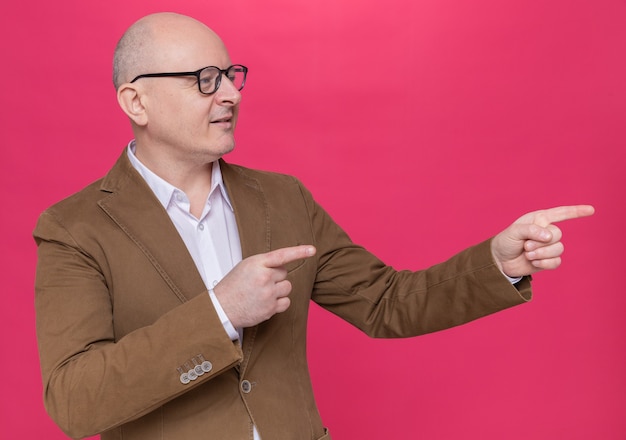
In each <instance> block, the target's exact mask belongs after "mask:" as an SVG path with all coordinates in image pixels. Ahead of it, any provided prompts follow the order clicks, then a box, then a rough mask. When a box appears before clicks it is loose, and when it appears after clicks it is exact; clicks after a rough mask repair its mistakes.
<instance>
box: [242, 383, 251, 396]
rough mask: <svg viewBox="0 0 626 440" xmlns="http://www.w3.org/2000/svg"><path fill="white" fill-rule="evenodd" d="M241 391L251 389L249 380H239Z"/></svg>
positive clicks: (245, 391)
mask: <svg viewBox="0 0 626 440" xmlns="http://www.w3.org/2000/svg"><path fill="white" fill-rule="evenodd" d="M241 391H243V392H244V393H246V394H248V393H249V392H250V391H252V384H251V383H250V381H249V380H244V381H242V382H241Z"/></svg>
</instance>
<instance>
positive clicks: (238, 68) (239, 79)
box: [131, 64, 248, 95]
mask: <svg viewBox="0 0 626 440" xmlns="http://www.w3.org/2000/svg"><path fill="white" fill-rule="evenodd" d="M222 75H226V78H228V79H229V80H230V81H231V82H232V83H233V85H234V86H235V88H236V89H237V90H241V89H243V86H244V84H245V83H246V76H247V75H248V68H247V67H246V66H242V65H241V64H233V65H232V66H230V67H227V68H226V69H220V68H219V67H215V66H208V67H203V68H202V69H199V70H196V71H195V72H166V73H145V74H143V75H139V76H136V77H135V78H134V79H133V80H132V81H131V83H134V82H135V81H137V80H138V79H139V78H157V77H167V76H195V77H196V79H197V80H198V90H200V93H203V94H205V95H211V94H213V93H215V92H217V89H219V88H220V84H221V83H222Z"/></svg>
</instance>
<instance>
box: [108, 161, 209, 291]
mask: <svg viewBox="0 0 626 440" xmlns="http://www.w3.org/2000/svg"><path fill="white" fill-rule="evenodd" d="M101 190H102V191H103V192H106V193H109V195H108V196H106V197H104V198H103V199H102V200H100V202H98V204H99V205H100V207H101V208H102V209H103V210H104V211H105V212H106V213H107V214H108V215H109V216H110V217H111V219H112V220H113V221H114V222H115V223H117V225H118V226H119V227H120V228H121V229H122V230H123V231H124V232H125V233H126V235H128V237H129V238H130V239H131V240H132V241H133V242H135V244H136V245H137V246H138V247H139V248H140V249H141V250H142V252H143V253H144V255H145V256H146V258H148V259H149V260H150V262H151V263H152V265H153V266H154V268H155V269H156V270H157V271H158V272H159V274H161V276H162V277H163V279H164V280H165V282H166V283H167V284H168V286H169V287H170V288H171V289H172V291H173V292H174V294H176V296H177V297H178V298H179V299H180V301H181V302H185V301H187V300H188V299H190V298H192V297H194V296H196V295H198V294H199V293H201V292H202V291H203V290H206V286H205V285H204V282H203V281H202V277H201V276H200V273H198V270H197V269H196V265H195V263H194V261H193V258H191V255H190V254H189V252H188V251H187V247H186V246H185V243H184V242H183V240H182V238H181V237H180V235H179V234H178V231H177V230H176V227H175V226H174V225H173V223H172V222H171V220H170V218H169V216H168V215H167V212H166V211H165V209H164V208H163V205H161V203H159V201H158V199H157V198H156V196H155V195H154V193H153V192H152V190H151V189H150V187H149V186H148V185H147V184H146V182H145V181H144V180H143V178H142V177H141V176H140V175H139V173H138V172H137V171H136V170H135V169H134V168H133V167H132V165H131V164H130V161H129V159H128V156H127V153H126V150H124V152H123V153H122V155H121V157H120V158H119V159H118V161H117V163H116V164H115V166H114V167H113V168H112V169H111V171H110V172H109V173H108V174H107V176H106V177H105V178H104V180H103V182H102V185H101Z"/></svg>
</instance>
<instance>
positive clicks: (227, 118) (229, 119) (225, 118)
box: [211, 114, 233, 124]
mask: <svg viewBox="0 0 626 440" xmlns="http://www.w3.org/2000/svg"><path fill="white" fill-rule="evenodd" d="M232 119H233V115H232V114H228V115H225V116H221V117H219V118H216V119H212V120H211V124H230V123H231V122H232Z"/></svg>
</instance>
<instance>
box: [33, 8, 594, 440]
mask: <svg viewBox="0 0 626 440" xmlns="http://www.w3.org/2000/svg"><path fill="white" fill-rule="evenodd" d="M207 66H211V67H207ZM246 73H247V68H246V67H244V66H242V65H238V64H235V65H233V64H232V61H231V59H230V58H229V55H228V52H227V51H226V48H225V47H224V45H223V43H222V42H221V40H220V39H219V37H218V36H217V35H216V34H215V33H213V32H212V31H211V30H210V29H209V28H207V27H206V26H205V25H203V24H201V23H199V22H197V21H195V20H193V19H191V18H189V17H185V16H181V15H176V14H171V13H166V14H165V13H164V14H154V15H150V16H147V17H145V18H143V19H141V20H139V21H138V22H137V23H135V24H134V25H133V26H131V27H130V28H129V30H128V31H127V32H126V33H125V34H124V36H123V37H122V39H121V40H120V42H119V44H118V47H117V48H116V53H115V60H114V83H115V86H116V89H117V96H118V101H119V104H120V106H121V108H122V110H123V111H124V112H125V113H126V115H127V116H128V117H129V119H130V122H131V124H132V128H133V133H134V136H135V139H134V140H133V141H132V142H131V143H130V144H129V146H128V148H127V149H125V150H124V152H123V153H122V155H121V157H120V158H119V160H118V162H117V163H116V164H115V166H114V167H113V168H112V169H111V171H110V172H109V173H108V174H107V175H106V176H105V177H104V178H103V179H102V180H100V181H98V182H96V183H94V184H92V185H90V186H89V187H87V188H85V189H84V190H82V191H81V192H79V193H78V194H76V195H74V196H72V197H70V198H68V199H66V200H64V201H62V202H60V203H58V204H57V205H55V206H53V207H51V208H50V209H48V210H47V211H46V212H44V213H43V214H42V216H41V218H40V220H39V223H38V225H37V228H36V230H35V232H34V235H35V239H36V241H37V243H38V246H39V260H38V268H37V280H36V309H37V332H38V339H39V348H40V355H41V365H42V373H43V379H44V384H45V397H44V400H45V404H46V407H47V410H48V412H49V413H50V414H51V416H52V417H53V418H54V420H55V421H56V422H57V423H58V424H59V426H60V427H61V428H62V429H63V430H64V431H65V432H66V433H67V434H68V435H70V436H72V437H77V438H80V437H85V436H89V435H93V434H96V433H102V438H103V439H122V438H123V439H131V440H136V439H151V440H152V439H157V438H158V439H177V440H179V439H192V438H207V439H208V438H210V439H229V440H238V439H253V438H255V439H258V438H263V439H265V440H268V439H271V440H274V439H327V438H330V437H329V434H328V432H327V431H326V430H325V428H324V426H323V424H322V421H321V420H320V416H319V414H318V411H317V409H316V406H315V402H314V398H313V393H312V390H311V384H310V380H309V375H308V368H307V362H306V351H305V344H304V342H305V338H306V325H307V324H306V320H307V313H308V306H309V301H310V300H311V299H312V300H313V301H315V302H317V303H318V304H320V305H321V306H322V307H324V308H326V309H328V310H330V311H331V312H333V313H335V314H337V315H339V316H340V317H342V318H343V319H345V320H347V321H348V322H350V323H352V324H354V325H355V326H357V327H358V328H360V329H362V330H363V331H364V332H366V333H367V334H369V335H371V336H374V337H409V336H414V335H418V334H423V333H427V332H432V331H436V330H440V329H443V328H448V327H451V326H454V325H458V324H461V323H464V322H467V321H470V320H472V319H476V318H478V317H481V316H484V315H486V314H489V313H493V312H496V311H498V310H502V309H504V308H507V307H510V306H513V305H516V304H520V303H523V302H525V301H528V300H529V299H530V295H531V291H530V281H529V277H528V275H530V274H532V273H534V272H536V271H538V270H542V269H554V268H556V267H557V266H558V265H559V264H560V255H561V253H562V251H563V247H562V244H561V232H560V230H559V229H558V228H557V227H556V226H555V225H554V224H553V223H554V222H558V221H562V220H566V219H570V218H575V217H581V216H586V215H591V214H592V213H593V208H592V207H590V206H573V207H560V208H554V209H550V210H545V211H537V212H534V213H530V214H526V215H525V216H523V217H521V218H520V219H519V220H518V221H516V222H515V223H514V224H513V225H511V226H510V227H509V228H507V229H506V230H505V231H503V232H501V233H500V234H498V235H497V236H495V237H494V238H493V239H491V240H487V241H485V242H483V243H481V244H479V245H477V246H475V247H473V248H470V249H468V250H466V251H464V252H461V253H460V254H458V255H456V256H454V257H453V258H451V259H450V260H449V261H447V262H445V263H443V264H440V265H437V266H435V267H433V268H430V269H427V270H425V271H420V272H415V273H411V272H408V271H402V272H396V271H394V270H393V269H392V268H390V267H387V266H385V265H384V264H383V263H382V262H380V261H379V260H378V259H377V258H376V257H374V256H373V255H371V254H369V253H368V252H367V251H365V250H364V249H363V248H361V247H359V246H357V245H355V244H353V243H352V242H351V241H350V240H349V238H348V237H347V235H346V234H345V233H344V232H343V231H342V230H341V229H340V228H339V227H338V226H337V225H336V224H335V223H334V222H333V221H332V219H331V218H330V217H329V216H328V214H326V213H325V212H324V211H323V209H322V208H321V207H320V206H318V205H317V204H316V203H315V201H314V200H313V198H312V196H311V195H310V193H309V192H308V191H307V190H306V189H305V188H304V187H303V186H302V185H301V184H300V183H299V182H298V181H297V180H296V179H294V178H292V177H290V176H284V175H277V174H272V173H265V172H260V171H254V170H250V169H245V168H242V167H238V166H234V165H229V164H227V163H226V162H224V161H223V160H222V157H223V156H224V155H225V154H227V153H228V152H230V151H231V150H232V149H233V148H234V146H235V140H234V129H235V125H236V122H237V116H238V109H239V102H240V100H241V93H240V90H241V89H242V88H243V86H244V83H245V77H246Z"/></svg>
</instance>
